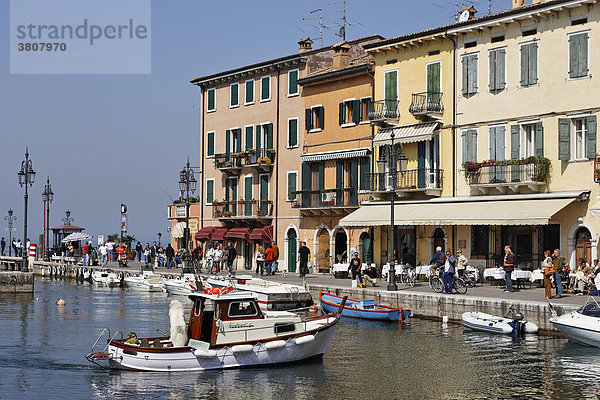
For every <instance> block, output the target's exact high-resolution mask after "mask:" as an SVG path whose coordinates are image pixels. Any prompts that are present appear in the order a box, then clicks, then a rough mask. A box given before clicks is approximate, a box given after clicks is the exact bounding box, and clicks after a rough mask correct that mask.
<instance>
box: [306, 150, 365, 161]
mask: <svg viewBox="0 0 600 400" xmlns="http://www.w3.org/2000/svg"><path fill="white" fill-rule="evenodd" d="M369 150H371V149H369V148H368V147H363V148H361V149H352V150H337V151H325V152H322V153H310V154H302V155H301V156H300V158H301V159H302V161H304V162H307V161H325V160H336V159H339V158H354V157H364V156H366V155H367V153H368V152H369Z"/></svg>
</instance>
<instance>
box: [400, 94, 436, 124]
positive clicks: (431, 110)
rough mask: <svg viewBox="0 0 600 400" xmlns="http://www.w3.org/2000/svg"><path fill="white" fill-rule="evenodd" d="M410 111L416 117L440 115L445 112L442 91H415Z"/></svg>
mask: <svg viewBox="0 0 600 400" xmlns="http://www.w3.org/2000/svg"><path fill="white" fill-rule="evenodd" d="M408 111H409V112H410V113H411V114H412V115H413V116H415V118H433V117H440V116H441V115H442V113H443V112H444V105H443V104H442V93H440V92H423V93H413V95H412V102H411V103H410V107H409V108H408Z"/></svg>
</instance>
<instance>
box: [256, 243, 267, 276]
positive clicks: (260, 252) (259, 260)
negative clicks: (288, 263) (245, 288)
mask: <svg viewBox="0 0 600 400" xmlns="http://www.w3.org/2000/svg"><path fill="white" fill-rule="evenodd" d="M254 258H255V259H256V273H257V274H258V270H259V269H260V275H261V276H262V275H263V274H264V267H265V249H263V247H262V246H260V245H259V246H258V248H257V249H256V254H255V255H254Z"/></svg>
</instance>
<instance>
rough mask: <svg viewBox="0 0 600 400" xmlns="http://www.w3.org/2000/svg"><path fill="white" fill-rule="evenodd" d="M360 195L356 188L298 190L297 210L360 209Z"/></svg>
mask: <svg viewBox="0 0 600 400" xmlns="http://www.w3.org/2000/svg"><path fill="white" fill-rule="evenodd" d="M359 204H360V201H359V194H358V190H357V189H356V188H344V189H323V190H298V191H296V198H295V200H294V204H293V206H294V207H297V208H333V207H358V205H359Z"/></svg>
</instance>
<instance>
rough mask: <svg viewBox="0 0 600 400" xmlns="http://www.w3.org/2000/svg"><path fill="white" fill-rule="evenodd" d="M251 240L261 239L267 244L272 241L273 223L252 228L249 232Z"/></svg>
mask: <svg viewBox="0 0 600 400" xmlns="http://www.w3.org/2000/svg"><path fill="white" fill-rule="evenodd" d="M250 239H251V240H262V241H264V242H266V243H268V244H271V243H272V242H273V225H267V226H263V227H262V228H254V229H253V230H252V233H250Z"/></svg>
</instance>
